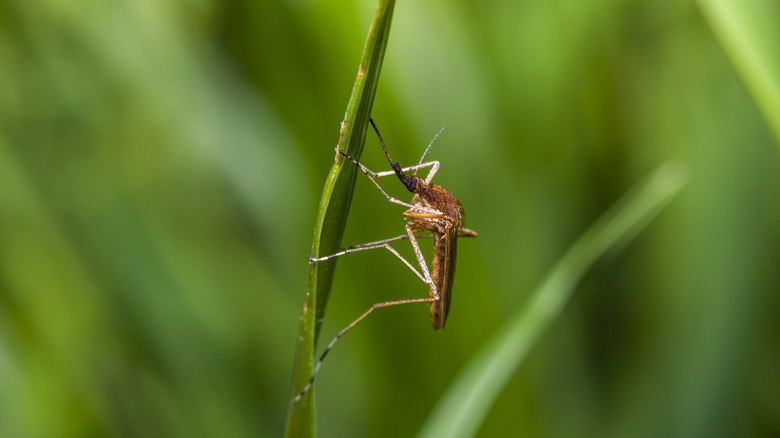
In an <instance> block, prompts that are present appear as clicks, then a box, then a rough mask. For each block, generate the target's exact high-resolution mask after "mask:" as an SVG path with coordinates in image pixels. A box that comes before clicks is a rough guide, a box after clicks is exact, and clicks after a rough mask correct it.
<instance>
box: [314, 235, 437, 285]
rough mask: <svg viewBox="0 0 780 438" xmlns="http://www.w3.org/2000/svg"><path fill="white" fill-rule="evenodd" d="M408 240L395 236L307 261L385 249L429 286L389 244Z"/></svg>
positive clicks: (424, 278) (318, 260)
mask: <svg viewBox="0 0 780 438" xmlns="http://www.w3.org/2000/svg"><path fill="white" fill-rule="evenodd" d="M416 237H433V234H422V235H419V236H416ZM408 238H409V235H406V234H404V235H402V236H397V237H393V238H390V239H386V240H380V241H378V242H371V243H364V244H362V245H356V246H352V247H349V248H345V249H344V250H342V251H339V252H337V253H335V254H331V255H327V256H324V257H311V256H310V257H309V260H311V261H312V262H321V261H324V260H328V259H332V258H335V257H339V256H342V255H344V254H349V253H352V252H358V251H367V250H369V249H378V248H385V249H387V250H388V251H390V252H391V253H393V254H394V255H395V256H396V257H398V259H399V260H401V261H402V262H403V263H404V264H405V265H406V267H407V268H409V269H411V270H412V272H414V274H415V275H417V276H418V277H419V278H420V280H422V281H423V282H424V283H426V284H429V281H428V280H427V279H426V277H424V276H423V275H422V274H420V272H419V271H418V270H417V269H415V267H414V266H413V265H412V264H411V263H409V261H408V260H406V259H405V258H404V257H403V256H402V255H401V254H399V253H398V251H396V250H395V248H393V247H392V246H390V244H389V242H393V241H396V240H402V239H408ZM416 243H417V242H416V241H415V244H416ZM425 269H426V270H427V266H426V267H425ZM428 278H430V275H429V276H428Z"/></svg>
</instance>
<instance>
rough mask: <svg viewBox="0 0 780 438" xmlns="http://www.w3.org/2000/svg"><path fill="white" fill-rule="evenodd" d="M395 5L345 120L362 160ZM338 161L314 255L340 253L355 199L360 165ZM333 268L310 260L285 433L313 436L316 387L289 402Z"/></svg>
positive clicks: (365, 60)
mask: <svg viewBox="0 0 780 438" xmlns="http://www.w3.org/2000/svg"><path fill="white" fill-rule="evenodd" d="M394 6H395V0H380V2H379V5H378V7H377V10H376V15H375V16H374V21H373V23H372V24H371V29H369V31H368V37H367V40H366V45H365V48H364V49H363V56H362V58H361V60H360V67H359V68H358V74H357V78H356V79H355V85H354V87H353V88H352V95H351V97H350V99H349V104H348V105H347V112H346V114H345V116H344V121H343V122H342V124H341V131H340V133H339V141H338V147H339V149H340V150H342V151H345V152H346V153H347V154H348V155H350V156H351V157H353V158H355V159H359V158H360V155H361V153H362V151H363V144H364V143H365V140H366V128H367V125H368V119H369V117H370V115H371V108H372V106H373V103H374V96H375V94H376V89H377V84H378V82H379V73H380V70H381V68H382V60H383V58H384V54H385V48H386V47H387V40H388V36H389V34H390V21H391V19H392V15H393V8H394ZM335 161H336V162H335V163H334V164H333V167H332V168H331V170H330V173H329V174H328V177H327V179H326V181H325V187H324V189H323V191H322V198H321V200H320V207H319V211H318V213H317V222H316V225H315V228H314V240H313V242H312V247H311V255H312V256H313V257H319V256H322V255H328V254H333V253H335V252H337V251H338V249H339V247H340V244H341V238H342V235H343V234H344V226H345V224H346V221H347V213H348V212H349V206H350V202H351V201H352V191H353V188H354V186H355V176H356V174H357V173H356V167H355V166H354V165H353V164H352V163H351V162H350V161H349V160H347V159H345V158H344V157H342V156H340V155H338V154H336V156H335ZM335 267H336V260H335V259H332V260H327V261H324V262H318V263H310V264H309V279H308V285H307V291H306V299H305V302H304V304H303V312H302V314H301V322H300V326H299V329H298V341H297V345H296V352H295V363H294V370H293V381H292V388H291V395H290V404H289V407H288V411H287V423H286V427H285V436H287V437H311V436H314V425H315V423H314V406H313V403H312V400H313V399H312V394H313V392H314V391H313V388H312V390H310V391H308V392H307V393H306V395H305V396H304V397H303V398H302V399H301V400H300V401H299V402H298V403H292V402H291V401H292V398H293V397H294V396H295V395H297V394H298V392H300V391H301V389H302V388H303V387H304V386H305V385H306V383H307V382H308V381H309V379H310V378H311V375H312V371H313V367H312V365H313V357H314V347H315V346H316V343H317V338H318V335H319V331H320V326H321V324H322V320H323V318H324V316H325V307H326V305H327V303H328V296H329V294H330V287H331V283H332V280H333V272H334V269H335Z"/></svg>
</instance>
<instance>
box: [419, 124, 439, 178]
mask: <svg viewBox="0 0 780 438" xmlns="http://www.w3.org/2000/svg"><path fill="white" fill-rule="evenodd" d="M443 131H444V127H443V126H442V128H441V129H439V132H437V133H436V135H434V136H433V140H431V142H430V143H428V147H427V148H425V152H423V154H422V157H420V162H419V163H417V169H414V176H417V170H419V168H420V167H419V166H420V165H421V164H422V163H423V160H424V159H425V156H426V155H427V154H428V151H429V150H431V146H433V142H434V141H436V139H437V138H439V135H440V134H441V133H442V132H443Z"/></svg>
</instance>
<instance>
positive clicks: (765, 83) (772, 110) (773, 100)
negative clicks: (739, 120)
mask: <svg viewBox="0 0 780 438" xmlns="http://www.w3.org/2000/svg"><path fill="white" fill-rule="evenodd" d="M698 4H699V7H700V8H701V10H702V13H703V14H704V16H705V17H706V19H707V21H708V23H709V25H710V27H711V28H712V31H713V33H715V36H716V37H717V39H718V41H719V42H720V44H721V46H722V47H723V50H724V51H725V52H726V54H727V55H728V57H729V58H730V60H731V63H732V64H733V65H734V68H735V69H736V70H737V72H738V73H739V75H740V76H741V77H742V81H743V82H744V83H745V86H746V87H747V89H748V90H749V91H750V93H751V95H752V96H753V99H754V100H755V101H756V103H757V105H758V107H759V109H760V110H761V112H762V113H763V114H764V117H765V118H766V121H767V123H769V126H770V128H771V129H772V132H773V134H774V136H775V139H776V140H777V145H778V147H780V51H778V50H777V41H780V27H778V26H777V20H778V19H780V4H779V3H778V2H776V1H772V0H700V1H699V2H698Z"/></svg>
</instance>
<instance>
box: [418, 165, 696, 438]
mask: <svg viewBox="0 0 780 438" xmlns="http://www.w3.org/2000/svg"><path fill="white" fill-rule="evenodd" d="M685 181H686V177H685V173H684V171H683V169H681V168H680V167H679V166H678V165H676V164H672V163H667V164H665V165H663V166H661V167H660V168H658V169H657V170H656V171H655V172H654V173H653V175H652V176H651V177H650V178H649V179H648V180H647V181H646V182H645V183H644V184H643V185H642V186H641V187H640V188H639V189H635V190H634V191H632V193H629V194H628V195H627V196H625V197H624V198H623V200H621V201H620V202H619V203H618V204H617V205H616V206H614V207H613V208H612V209H610V211H608V212H607V213H605V214H604V215H603V216H602V217H601V218H600V219H599V220H598V221H597V222H596V223H595V224H594V225H593V226H592V227H591V228H590V229H589V230H588V231H587V232H586V233H585V234H584V235H583V236H582V237H580V239H579V240H578V241H577V242H576V243H575V244H574V245H573V246H572V247H571V248H570V249H569V250H568V252H566V254H565V255H564V256H563V257H562V258H561V259H560V261H559V262H558V263H557V264H556V265H555V267H554V268H553V270H552V271H551V272H550V273H549V275H548V277H547V278H546V279H545V280H544V281H543V282H542V283H541V285H540V286H539V287H538V288H537V289H536V291H534V293H533V294H532V295H531V298H530V300H529V302H528V304H527V305H526V306H525V307H524V308H522V309H520V311H519V312H518V313H516V314H515V315H514V316H513V317H512V318H510V320H509V321H508V323H507V324H506V325H504V326H503V327H502V328H501V329H499V331H498V333H496V335H495V336H493V337H492V338H491V339H490V340H489V341H488V343H487V344H486V345H485V347H484V348H483V349H482V351H481V352H480V353H478V354H477V356H476V357H475V358H474V359H473V360H472V361H471V363H470V364H468V365H467V366H466V368H465V369H464V370H463V372H461V374H460V375H459V376H458V378H457V379H456V380H455V382H454V383H453V384H452V385H451V386H450V388H449V390H448V391H447V392H446V393H445V395H444V396H443V397H442V399H441V400H440V401H439V403H438V405H437V406H436V407H435V408H434V410H433V411H432V412H431V415H430V416H429V417H428V420H427V422H426V423H425V424H424V425H423V428H422V429H421V432H420V436H422V437H469V436H474V434H476V432H477V430H478V429H479V427H480V425H481V424H482V421H483V420H484V418H485V416H486V415H487V413H488V411H489V410H490V407H491V406H492V404H493V402H494V401H495V399H496V398H497V397H498V395H499V394H500V393H501V390H502V389H503V388H504V387H505V386H506V384H507V382H508V381H509V379H510V378H511V377H512V375H514V373H515V371H516V370H517V369H518V368H519V367H520V365H521V364H522V362H523V360H524V359H525V357H526V356H527V355H528V352H529V351H530V350H531V348H532V347H533V346H534V345H535V344H536V343H537V342H538V340H539V339H540V338H541V336H542V334H543V333H544V331H545V330H546V329H547V328H548V327H549V326H550V325H551V324H552V323H553V321H555V319H556V318H557V317H558V315H559V314H560V313H561V311H562V310H563V308H564V306H565V305H566V302H567V301H568V299H569V297H570V296H571V294H572V292H573V291H574V289H575V287H576V286H577V283H578V282H579V281H580V279H581V278H582V276H583V275H584V274H585V272H586V271H587V270H588V269H589V268H590V267H591V266H592V265H593V264H594V263H595V262H596V261H597V260H598V259H599V258H600V257H601V256H603V255H604V254H605V253H607V252H608V251H610V250H618V249H620V248H622V247H623V246H624V245H626V244H627V243H629V242H630V241H631V239H632V238H633V237H635V236H636V235H637V234H638V233H639V232H641V231H642V230H643V229H644V228H645V227H646V225H647V224H648V223H649V222H650V221H651V220H652V219H653V218H655V217H656V215H657V214H658V213H659V212H660V211H661V210H662V209H663V207H664V206H665V205H666V204H667V203H668V202H669V201H670V200H671V199H672V198H673V197H674V196H675V194H677V193H678V192H679V191H680V189H681V188H682V187H683V185H684V184H685Z"/></svg>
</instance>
